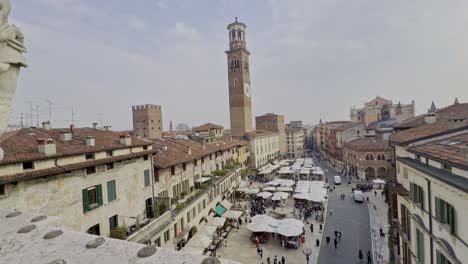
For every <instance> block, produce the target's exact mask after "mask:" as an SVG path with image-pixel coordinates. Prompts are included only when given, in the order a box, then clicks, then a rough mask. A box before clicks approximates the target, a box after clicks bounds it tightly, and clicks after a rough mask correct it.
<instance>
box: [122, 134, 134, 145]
mask: <svg viewBox="0 0 468 264" xmlns="http://www.w3.org/2000/svg"><path fill="white" fill-rule="evenodd" d="M120 144H122V145H125V146H130V145H131V144H132V137H130V135H120Z"/></svg>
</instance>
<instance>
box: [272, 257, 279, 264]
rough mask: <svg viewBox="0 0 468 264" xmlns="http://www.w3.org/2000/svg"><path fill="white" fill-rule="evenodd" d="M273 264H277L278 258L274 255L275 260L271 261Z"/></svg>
mask: <svg viewBox="0 0 468 264" xmlns="http://www.w3.org/2000/svg"><path fill="white" fill-rule="evenodd" d="M273 264H278V257H277V256H276V255H275V259H273Z"/></svg>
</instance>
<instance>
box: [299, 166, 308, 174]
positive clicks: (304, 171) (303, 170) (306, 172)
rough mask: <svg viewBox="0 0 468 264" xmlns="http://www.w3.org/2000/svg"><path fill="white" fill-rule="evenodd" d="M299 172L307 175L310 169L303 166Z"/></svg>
mask: <svg viewBox="0 0 468 264" xmlns="http://www.w3.org/2000/svg"><path fill="white" fill-rule="evenodd" d="M299 174H302V175H308V174H310V169H307V168H303V169H302V170H301V171H300V172H299Z"/></svg>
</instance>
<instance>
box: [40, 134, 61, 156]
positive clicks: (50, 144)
mask: <svg viewBox="0 0 468 264" xmlns="http://www.w3.org/2000/svg"><path fill="white" fill-rule="evenodd" d="M37 150H38V151H39V152H40V153H42V154H45V155H47V156H49V155H55V154H57V149H56V147H55V140H54V139H53V138H41V139H38V140H37Z"/></svg>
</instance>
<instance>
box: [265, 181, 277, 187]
mask: <svg viewBox="0 0 468 264" xmlns="http://www.w3.org/2000/svg"><path fill="white" fill-rule="evenodd" d="M265 185H267V186H278V185H279V182H277V181H269V182H267V183H265Z"/></svg>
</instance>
